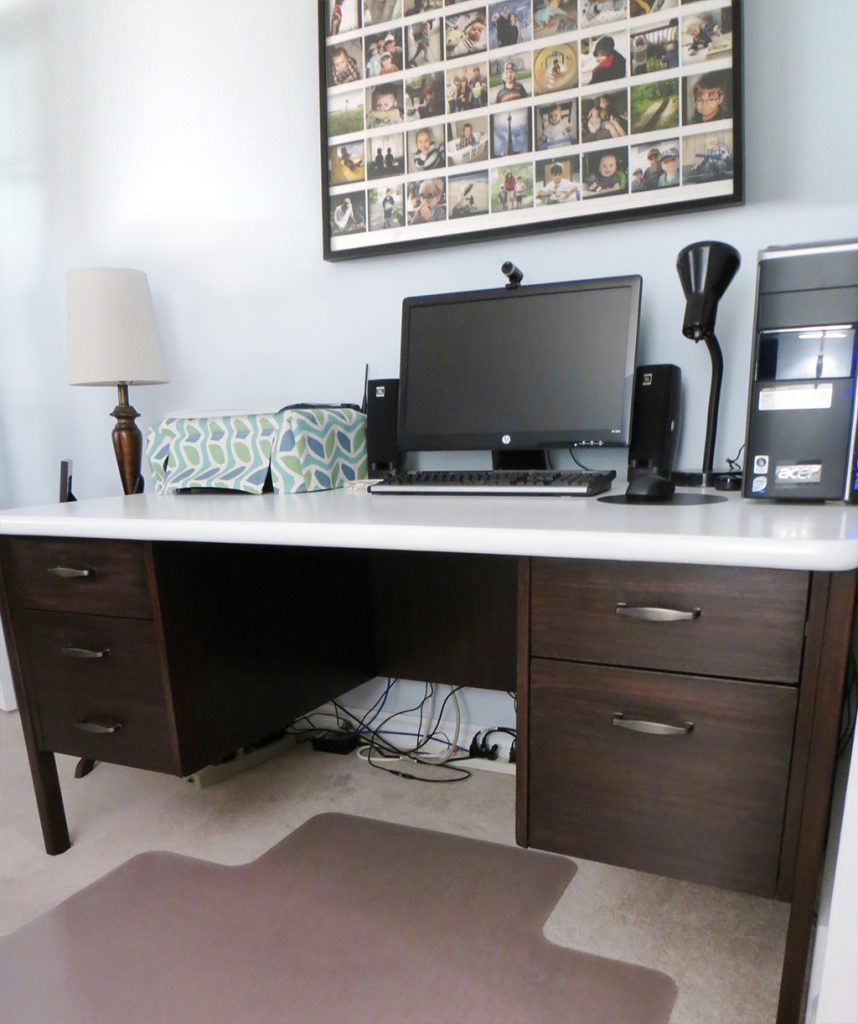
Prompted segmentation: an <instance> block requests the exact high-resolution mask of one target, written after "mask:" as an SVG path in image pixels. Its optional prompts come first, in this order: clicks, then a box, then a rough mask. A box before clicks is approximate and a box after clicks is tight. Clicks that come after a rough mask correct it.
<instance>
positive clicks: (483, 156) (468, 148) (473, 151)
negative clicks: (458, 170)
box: [447, 114, 489, 167]
mask: <svg viewBox="0 0 858 1024" xmlns="http://www.w3.org/2000/svg"><path fill="white" fill-rule="evenodd" d="M447 132H448V137H447V163H448V165H449V166H450V167H458V166H459V165H460V164H473V163H478V162H480V161H482V160H488V158H489V119H488V118H487V117H486V115H485V114H482V115H477V116H476V117H468V118H464V119H462V120H460V121H451V122H450V124H449V125H447Z"/></svg>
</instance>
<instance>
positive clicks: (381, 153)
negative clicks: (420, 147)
mask: <svg viewBox="0 0 858 1024" xmlns="http://www.w3.org/2000/svg"><path fill="white" fill-rule="evenodd" d="M367 145H368V147H369V149H370V160H369V164H368V166H367V177H368V178H369V179H370V180H371V181H374V180H376V179H377V178H392V177H395V176H396V175H398V174H403V173H404V172H405V141H404V137H403V135H402V132H394V133H391V134H390V135H373V137H372V138H371V139H368V140H367Z"/></svg>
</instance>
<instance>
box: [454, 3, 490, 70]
mask: <svg viewBox="0 0 858 1024" xmlns="http://www.w3.org/2000/svg"><path fill="white" fill-rule="evenodd" d="M488 45H489V32H488V28H487V26H486V9H485V7H474V8H473V9H472V10H469V11H467V12H465V13H464V14H448V15H447V17H446V18H445V19H444V47H445V54H446V57H447V60H453V59H455V58H456V57H470V56H471V55H472V54H475V53H484V52H485V51H486V49H488Z"/></svg>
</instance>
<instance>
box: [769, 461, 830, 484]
mask: <svg viewBox="0 0 858 1024" xmlns="http://www.w3.org/2000/svg"><path fill="white" fill-rule="evenodd" d="M775 476H776V477H777V479H778V481H779V482H781V483H790V484H818V483H819V482H820V480H821V479H822V466H821V465H820V464H819V463H816V464H814V465H804V466H778V468H777V470H776V472H775Z"/></svg>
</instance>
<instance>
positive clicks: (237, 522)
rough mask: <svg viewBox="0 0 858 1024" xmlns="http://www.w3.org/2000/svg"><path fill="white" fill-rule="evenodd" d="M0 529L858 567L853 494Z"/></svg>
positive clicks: (327, 507)
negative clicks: (809, 500)
mask: <svg viewBox="0 0 858 1024" xmlns="http://www.w3.org/2000/svg"><path fill="white" fill-rule="evenodd" d="M0 534H25V535H31V536H40V537H50V536H62V537H101V538H119V539H126V540H162V541H198V542H221V543H229V544H281V545H295V546H300V547H340V548H375V549H386V550H404V551H450V552H468V553H472V554H498V555H537V556H540V555H543V556H544V555H548V556H554V557H563V558H606V559H615V560H619V561H644V562H683V563H697V564H704V565H740V566H759V567H767V568H776V569H817V570H824V571H839V570H845V569H855V568H858V506H855V505H851V506H845V505H837V504H828V505H799V504H795V505H792V504H777V505H776V504H770V503H767V502H756V501H749V500H746V499H743V498H741V497H739V496H738V495H737V494H731V495H729V496H728V500H727V501H725V502H722V503H719V504H713V505H653V506H642V505H611V504H606V503H604V502H600V501H597V500H596V499H595V498H578V497H569V498H558V497H541V496H540V497H520V498H516V497H506V496H502V497H488V496H485V497H483V496H481V497H459V496H455V497H453V496H438V497H434V496H433V497H423V496H417V495H402V496H399V495H396V496H391V495H376V496H373V495H370V494H366V493H364V492H359V491H346V490H338V491H318V492H315V493H310V494H294V495H274V494H265V495H261V496H255V495H245V494H226V493H225V494H176V495H169V496H162V495H156V494H140V495H134V496H132V497H117V498H100V499H94V500H88V501H78V502H72V503H69V504H56V505H43V506H40V507H37V508H22V509H10V510H7V511H2V512H0Z"/></svg>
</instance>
